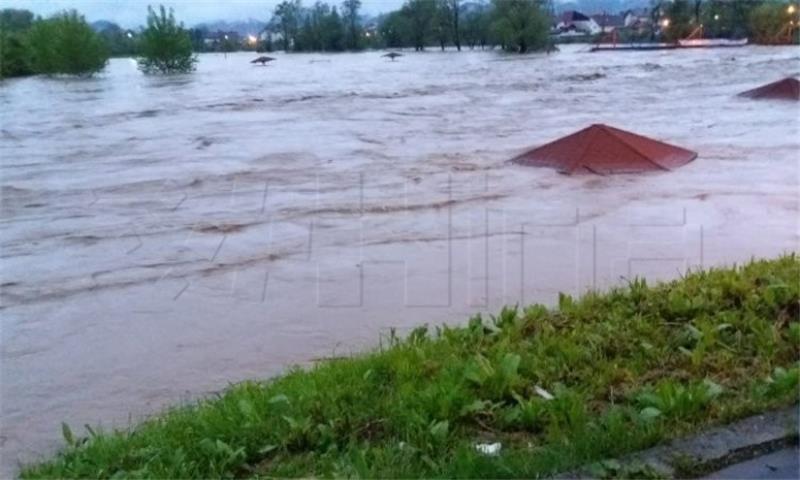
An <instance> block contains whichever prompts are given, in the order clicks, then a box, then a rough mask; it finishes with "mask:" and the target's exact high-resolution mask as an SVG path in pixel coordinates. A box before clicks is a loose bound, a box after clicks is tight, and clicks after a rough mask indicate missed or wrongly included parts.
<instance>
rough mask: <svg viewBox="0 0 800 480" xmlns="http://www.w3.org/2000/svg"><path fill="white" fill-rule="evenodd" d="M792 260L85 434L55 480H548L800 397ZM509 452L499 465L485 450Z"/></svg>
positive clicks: (393, 349)
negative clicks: (497, 446) (496, 445)
mask: <svg viewBox="0 0 800 480" xmlns="http://www.w3.org/2000/svg"><path fill="white" fill-rule="evenodd" d="M799 305H800V261H799V260H798V258H797V257H796V256H794V255H790V256H784V257H781V258H779V259H775V260H769V261H755V262H752V263H749V264H747V265H745V266H742V267H739V268H733V269H717V270H710V271H707V272H697V273H692V274H689V275H687V276H686V277H685V278H683V279H681V280H678V281H675V282H671V283H665V284H658V285H655V286H648V285H647V284H646V282H645V281H644V280H635V281H633V282H631V283H630V284H629V285H628V286H627V287H625V288H619V289H615V290H611V291H610V292H608V293H605V294H588V295H585V296H583V297H582V298H581V299H578V300H576V299H573V298H571V297H569V296H566V295H562V296H561V298H560V301H559V306H558V308H557V309H553V310H548V309H547V308H545V307H543V306H539V305H534V306H531V307H528V308H525V309H524V310H521V311H518V310H517V309H504V310H503V311H502V312H500V314H499V315H497V316H496V317H491V318H481V317H475V318H472V319H471V320H470V321H469V324H468V325H467V326H465V327H441V328H435V329H434V330H430V329H428V328H425V327H421V328H418V329H416V330H414V331H413V332H412V333H411V334H410V335H409V336H408V337H407V338H404V339H399V338H397V337H395V336H394V335H393V336H391V337H390V338H388V339H384V341H383V343H384V344H385V345H384V346H383V347H382V348H379V349H378V350H376V351H374V352H370V353H365V354H362V355H358V356H355V357H353V358H347V359H342V360H334V361H327V362H323V363H320V364H318V365H317V366H315V367H314V368H312V369H310V370H302V369H294V370H292V371H290V372H288V373H287V374H285V375H283V376H280V377H277V378H274V379H272V380H268V381H264V382H246V383H242V384H237V385H234V386H231V387H230V388H229V389H228V390H227V391H225V392H224V393H222V394H220V395H218V396H216V397H214V398H209V399H206V400H202V401H200V402H198V403H197V404H193V405H188V406H182V407H177V408H175V409H172V410H169V411H166V412H163V413H161V414H159V415H156V416H154V417H152V418H151V419H149V420H147V421H145V422H144V423H142V424H140V425H138V426H133V427H131V428H130V429H129V430H126V431H111V432H95V431H93V430H91V429H87V432H86V434H85V435H86V436H85V437H82V438H78V437H77V436H76V435H74V434H73V433H72V432H71V431H70V430H69V428H67V427H66V426H65V429H64V437H65V440H66V442H67V446H66V447H65V448H64V450H63V451H62V452H61V453H59V454H58V455H57V456H55V457H54V458H52V459H51V460H49V461H46V462H44V463H41V464H38V465H29V466H27V467H25V468H24V469H23V471H22V476H23V477H24V478H40V477H82V478H85V477H137V478H140V477H149V478H153V477H156V478H188V477H203V478H210V477H251V476H252V477H258V476H261V477H267V476H270V477H272V476H277V477H294V476H303V477H309V476H334V477H343V476H353V477H473V478H474V477H493V478H500V477H537V476H542V475H547V474H552V473H554V472H558V471H563V470H565V469H569V468H573V467H576V466H579V465H584V464H588V463H592V462H596V461H599V460H602V459H608V458H611V457H614V456H617V455H620V454H623V453H626V452H630V451H633V450H637V449H641V448H645V447H649V446H651V445H653V444H655V443H657V442H659V441H662V440H664V439H666V438H669V437H673V436H676V435H681V434H685V433H688V432H691V431H695V430H699V429H702V428H704V427H707V426H708V425H711V424H717V423H722V422H727V421H732V420H734V419H736V418H740V417H742V416H746V415H749V414H752V413H755V412H759V411H763V410H766V409H770V408H775V407H778V406H783V405H788V404H791V403H793V402H796V401H797V400H798V380H799V378H800V367H799V366H798V345H799V344H800V324H799V323H798V306H799ZM477 442H486V443H492V442H500V443H501V444H502V449H501V451H500V453H499V454H497V455H494V456H490V455H486V454H483V453H481V452H479V451H478V450H477V449H476V448H475V444H476V443H477Z"/></svg>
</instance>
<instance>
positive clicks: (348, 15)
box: [342, 0, 361, 50]
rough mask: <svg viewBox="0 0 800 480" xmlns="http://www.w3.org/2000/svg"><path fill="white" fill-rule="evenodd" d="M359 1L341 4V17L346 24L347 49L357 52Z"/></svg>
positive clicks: (347, 0) (346, 0)
mask: <svg viewBox="0 0 800 480" xmlns="http://www.w3.org/2000/svg"><path fill="white" fill-rule="evenodd" d="M360 8H361V0H344V2H342V15H344V20H345V23H347V48H349V49H350V50H357V49H358V47H359V40H360V38H361V27H360V26H359V24H358V10H359V9H360Z"/></svg>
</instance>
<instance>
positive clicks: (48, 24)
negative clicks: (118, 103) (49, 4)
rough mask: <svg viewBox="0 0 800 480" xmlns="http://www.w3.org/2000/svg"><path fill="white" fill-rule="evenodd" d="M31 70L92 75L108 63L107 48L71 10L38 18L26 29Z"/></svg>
mask: <svg viewBox="0 0 800 480" xmlns="http://www.w3.org/2000/svg"><path fill="white" fill-rule="evenodd" d="M28 48H29V52H30V56H31V58H30V65H31V69H32V70H33V72H34V73H44V74H48V75H56V74H65V75H92V74H95V73H97V72H99V71H100V70H102V69H103V68H105V66H106V64H107V63H108V57H109V54H108V49H107V48H106V45H105V43H104V42H103V41H102V39H101V38H100V37H99V36H98V35H97V34H96V33H95V32H94V30H92V28H91V27H90V26H89V24H88V23H86V20H85V19H84V18H83V16H82V15H80V14H79V13H78V12H76V11H75V10H69V11H64V12H61V13H58V14H56V15H53V16H52V17H50V18H48V19H46V20H38V21H36V22H34V23H33V26H32V27H31V29H30V32H29V33H28Z"/></svg>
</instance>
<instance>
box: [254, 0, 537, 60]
mask: <svg viewBox="0 0 800 480" xmlns="http://www.w3.org/2000/svg"><path fill="white" fill-rule="evenodd" d="M360 8H361V2H360V0H345V1H344V2H343V3H342V4H341V6H340V7H337V6H335V5H334V6H331V5H329V4H327V3H325V2H323V1H317V2H316V3H314V5H312V6H310V7H305V6H303V4H302V3H301V0H285V1H283V2H281V3H280V4H278V5H277V6H276V7H275V9H274V12H273V16H272V20H271V21H270V23H269V25H268V29H267V31H268V33H269V34H268V35H267V39H266V40H265V42H264V45H263V47H264V49H266V50H272V49H281V50H285V51H295V52H302V51H331V52H337V51H344V50H359V49H362V48H414V49H415V50H424V49H425V48H426V47H430V46H438V47H439V48H441V49H442V50H444V49H445V48H446V47H447V46H453V47H455V48H456V49H457V50H461V48H462V47H469V48H475V47H480V48H484V47H487V46H500V47H501V48H503V49H505V50H509V51H514V52H520V53H525V52H528V51H531V50H540V49H543V48H546V47H547V46H548V32H549V27H550V25H549V17H548V14H547V12H548V11H550V8H549V2H547V1H543V0H492V1H491V2H488V1H484V0H478V1H472V2H465V1H463V0H406V2H405V3H404V4H403V6H402V7H401V8H400V9H399V10H396V11H393V12H390V13H387V14H383V15H381V16H379V17H378V18H377V19H376V20H375V21H373V22H370V23H369V24H367V25H364V24H363V22H362V20H361V18H362V17H361V15H360V13H359V10H360Z"/></svg>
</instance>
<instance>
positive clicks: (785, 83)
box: [739, 77, 800, 101]
mask: <svg viewBox="0 0 800 480" xmlns="http://www.w3.org/2000/svg"><path fill="white" fill-rule="evenodd" d="M739 95H741V96H742V97H749V98H771V99H777V100H795V101H798V100H800V80H797V79H796V78H794V77H786V78H784V79H783V80H778V81H777V82H772V83H768V84H766V85H764V86H761V87H758V88H754V89H752V90H748V91H746V92H742V93H740V94H739Z"/></svg>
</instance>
